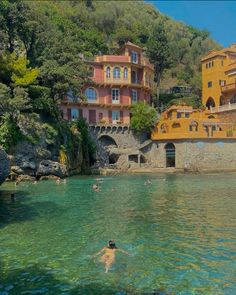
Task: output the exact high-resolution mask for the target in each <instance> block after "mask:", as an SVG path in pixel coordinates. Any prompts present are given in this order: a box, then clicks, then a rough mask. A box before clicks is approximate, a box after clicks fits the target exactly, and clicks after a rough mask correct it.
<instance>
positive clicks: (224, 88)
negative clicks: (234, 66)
mask: <svg viewBox="0 0 236 295" xmlns="http://www.w3.org/2000/svg"><path fill="white" fill-rule="evenodd" d="M231 90H236V83H231V84H228V85H224V86H221V91H222V92H227V91H231Z"/></svg>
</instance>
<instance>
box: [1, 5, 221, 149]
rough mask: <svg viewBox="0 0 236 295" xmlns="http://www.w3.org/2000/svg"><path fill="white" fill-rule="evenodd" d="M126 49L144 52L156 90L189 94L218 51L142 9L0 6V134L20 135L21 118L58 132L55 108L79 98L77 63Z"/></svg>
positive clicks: (200, 34)
mask: <svg viewBox="0 0 236 295" xmlns="http://www.w3.org/2000/svg"><path fill="white" fill-rule="evenodd" d="M127 41H131V42H134V43H136V44H137V45H139V46H142V47H144V48H146V49H147V55H148V56H149V57H150V59H151V61H152V62H153V64H154V66H155V74H156V81H157V82H158V81H160V77H162V79H161V85H160V87H162V88H163V87H170V86H174V85H175V84H181V85H190V86H192V87H193V88H194V89H196V92H197V91H198V92H199V90H200V89H199V88H200V84H201V83H200V57H201V56H202V55H203V54H205V53H206V52H208V51H209V50H210V49H212V48H217V47H219V46H218V45H217V44H216V42H215V41H214V40H212V39H211V37H210V35H209V33H208V32H206V31H201V30H198V29H196V28H193V27H191V26H187V25H185V24H184V23H182V22H177V21H174V20H173V19H171V18H169V17H167V16H165V15H163V14H161V13H160V12H159V11H158V10H157V9H156V8H155V7H154V6H152V5H151V4H148V3H146V2H144V1H92V0H80V1H72V0H71V1H56V0H55V1H24V0H2V1H1V2H0V126H1V127H2V128H3V127H4V128H5V129H4V130H6V129H7V128H8V127H9V128H10V129H12V128H14V127H16V126H20V127H19V128H22V126H23V124H20V123H19V120H22V118H23V117H24V116H25V118H26V117H27V116H28V117H30V116H31V117H30V118H31V121H33V120H36V119H34V118H38V116H40V117H41V118H44V119H45V118H47V119H48V120H51V122H53V123H54V124H56V125H57V126H59V125H58V124H57V122H59V120H60V112H59V109H58V101H59V100H60V99H62V98H63V96H64V95H65V94H66V93H67V92H68V91H69V90H70V91H72V92H73V94H74V95H75V96H76V97H77V96H80V95H81V93H80V92H81V89H82V87H83V85H84V84H85V83H86V81H87V77H88V69H87V67H86V63H84V58H83V57H85V58H90V57H92V56H94V55H96V54H107V53H109V54H113V53H116V50H117V49H118V47H119V46H121V45H122V44H124V43H125V42H127ZM81 97H82V96H81ZM140 107H141V106H140ZM137 108H138V106H137ZM145 108H146V107H145V106H142V109H141V110H143V111H144V109H145ZM149 111H150V112H151V109H149ZM151 113H152V112H151ZM145 119H146V118H145ZM37 120H38V119H37ZM10 121H11V122H13V123H12V124H10V125H9V124H8V123H9V122H10ZM133 121H134V119H133ZM4 124H5V125H4ZM14 124H15V125H14ZM136 125H137V126H138V123H137V124H136ZM4 132H5V131H4ZM16 137H17V138H18V133H17V136H16ZM6 138H8V137H7V136H5V139H6ZM5 139H4V140H5ZM4 140H3V141H4ZM0 143H1V142H0Z"/></svg>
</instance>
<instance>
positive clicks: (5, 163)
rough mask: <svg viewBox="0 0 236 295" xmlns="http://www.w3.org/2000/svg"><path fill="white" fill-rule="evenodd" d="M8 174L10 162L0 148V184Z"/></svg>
mask: <svg viewBox="0 0 236 295" xmlns="http://www.w3.org/2000/svg"><path fill="white" fill-rule="evenodd" d="M9 173H10V161H9V159H8V156H7V154H6V153H5V151H4V150H2V149H1V148H0V184H1V183H3V182H4V180H5V179H6V178H7V177H8V175H9Z"/></svg>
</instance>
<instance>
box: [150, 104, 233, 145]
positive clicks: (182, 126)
mask: <svg viewBox="0 0 236 295" xmlns="http://www.w3.org/2000/svg"><path fill="white" fill-rule="evenodd" d="M234 129H235V128H234V124H232V123H224V122H222V121H221V119H219V118H218V116H217V115H216V114H212V113H211V111H209V110H204V111H200V110H198V109H194V108H193V107H191V106H186V105H182V106H175V105H174V106H171V107H170V108H168V109H167V110H166V111H165V112H163V113H162V114H161V118H160V121H159V122H158V124H157V125H156V127H155V129H154V130H153V133H152V140H168V141H169V140H177V139H206V138H215V139H220V138H229V137H230V138H232V137H234V138H236V130H234Z"/></svg>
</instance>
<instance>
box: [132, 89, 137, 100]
mask: <svg viewBox="0 0 236 295" xmlns="http://www.w3.org/2000/svg"><path fill="white" fill-rule="evenodd" d="M137 101H138V93H137V90H134V89H132V90H131V103H137Z"/></svg>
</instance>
